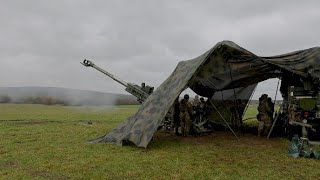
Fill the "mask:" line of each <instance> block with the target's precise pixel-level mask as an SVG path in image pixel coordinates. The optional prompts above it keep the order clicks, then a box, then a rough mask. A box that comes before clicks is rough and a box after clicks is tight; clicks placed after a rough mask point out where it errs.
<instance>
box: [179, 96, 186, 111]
mask: <svg viewBox="0 0 320 180" xmlns="http://www.w3.org/2000/svg"><path fill="white" fill-rule="evenodd" d="M179 108H180V112H183V113H184V112H186V111H188V109H187V100H186V99H182V100H181V102H180V106H179Z"/></svg>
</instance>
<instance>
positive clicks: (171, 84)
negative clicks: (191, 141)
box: [92, 41, 320, 147]
mask: <svg viewBox="0 0 320 180" xmlns="http://www.w3.org/2000/svg"><path fill="white" fill-rule="evenodd" d="M319 67H320V48H311V49H307V50H303V51H297V52H293V53H289V54H285V55H280V56H273V57H259V56H257V55H255V54H253V53H251V52H249V51H247V50H245V49H243V48H242V47H240V46H238V45H236V44H235V43H233V42H231V41H222V42H220V43H218V44H216V45H215V46H214V47H213V48H211V49H210V50H209V51H207V52H206V53H204V54H203V55H201V56H199V57H197V58H195V59H192V60H188V61H181V62H179V64H178V66H177V67H176V69H175V70H174V72H173V73H172V74H171V75H170V76H169V77H168V78H167V79H166V80H165V81H164V82H163V83H162V84H161V85H160V86H159V87H158V88H157V89H156V90H155V91H154V92H153V93H152V94H151V95H150V96H149V97H148V98H147V99H146V101H145V102H144V103H143V104H142V105H141V107H140V109H139V110H138V111H137V112H136V114H135V115H133V116H131V117H129V118H128V120H127V121H126V122H123V123H122V124H121V125H119V126H118V127H117V128H115V129H113V130H112V131H110V132H109V133H108V134H107V135H105V136H103V137H100V138H97V139H95V140H93V141H92V142H112V143H115V144H119V145H121V144H123V142H125V141H130V142H133V143H134V144H136V145H137V146H139V147H147V145H148V144H149V142H150V140H151V139H152V137H153V134H154V133H155V131H156V130H157V128H158V126H159V125H160V124H161V121H162V120H163V118H164V116H165V115H166V113H167V112H168V111H169V109H170V107H171V106H172V104H173V103H174V101H175V99H176V98H177V97H178V96H179V94H180V93H181V92H182V91H183V90H184V89H186V88H187V87H189V88H191V89H192V90H193V91H194V92H196V93H197V94H199V95H201V96H204V97H212V96H215V92H217V91H228V90H230V89H236V90H238V91H240V92H241V91H242V90H243V89H245V88H247V87H250V88H249V89H251V90H250V91H248V92H249V93H252V91H253V89H254V87H255V85H256V83H258V82H261V81H263V80H266V79H269V78H274V77H281V75H282V72H283V71H289V72H293V73H296V74H300V75H302V76H305V77H306V76H308V75H310V73H311V72H312V75H313V76H319V71H316V70H313V69H314V68H319ZM249 96H250V95H249ZM222 102H223V98H222ZM214 103H215V102H214ZM226 103H228V102H226Z"/></svg>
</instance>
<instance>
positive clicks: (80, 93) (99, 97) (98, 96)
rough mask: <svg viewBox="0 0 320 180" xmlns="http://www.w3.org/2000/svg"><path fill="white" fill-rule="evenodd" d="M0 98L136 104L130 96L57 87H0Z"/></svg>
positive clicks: (80, 103) (89, 103)
mask: <svg viewBox="0 0 320 180" xmlns="http://www.w3.org/2000/svg"><path fill="white" fill-rule="evenodd" d="M0 96H9V97H10V98H11V101H12V102H17V103H21V102H23V101H24V100H25V99H26V98H31V97H52V98H55V99H59V100H63V101H66V102H68V104H69V105H113V104H116V103H117V102H119V100H120V101H121V100H122V101H123V100H129V101H130V102H136V98H135V97H134V96H131V95H124V94H115V93H104V92H98V91H89V90H77V89H69V88H57V87H0Z"/></svg>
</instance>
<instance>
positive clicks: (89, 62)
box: [80, 59, 128, 87]
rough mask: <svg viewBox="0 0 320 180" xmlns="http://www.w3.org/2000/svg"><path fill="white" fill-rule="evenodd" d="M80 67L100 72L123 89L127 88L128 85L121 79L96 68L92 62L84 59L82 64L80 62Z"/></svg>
mask: <svg viewBox="0 0 320 180" xmlns="http://www.w3.org/2000/svg"><path fill="white" fill-rule="evenodd" d="M80 63H81V64H82V65H84V66H86V67H92V68H94V69H96V70H98V71H100V72H102V73H103V74H105V75H107V76H109V77H110V78H111V79H113V80H115V81H117V82H118V83H120V84H122V85H123V86H125V87H128V83H126V82H124V81H122V80H121V79H119V78H117V77H116V76H114V75H113V74H110V73H109V72H107V71H105V70H103V69H101V68H100V67H98V66H96V65H95V64H94V63H93V62H91V61H89V60H87V59H85V60H83V62H80Z"/></svg>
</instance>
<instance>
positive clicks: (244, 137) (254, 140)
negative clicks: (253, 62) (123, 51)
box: [154, 131, 279, 147]
mask: <svg viewBox="0 0 320 180" xmlns="http://www.w3.org/2000/svg"><path fill="white" fill-rule="evenodd" d="M237 136H238V137H239V139H240V141H238V140H237V138H236V137H235V136H234V135H233V134H232V133H231V132H228V131H226V132H221V131H216V132H212V133H210V134H207V135H203V136H197V137H195V136H188V137H182V136H176V135H174V134H169V133H167V134H166V133H163V132H158V133H156V134H155V138H154V140H157V141H174V142H177V143H183V144H208V143H213V144H217V145H219V143H220V142H227V141H229V142H230V143H232V144H233V145H235V146H239V147H240V146H243V147H246V146H248V147H249V146H273V145H274V144H277V143H278V142H279V138H272V139H267V138H266V137H258V136H256V135H252V134H237Z"/></svg>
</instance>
